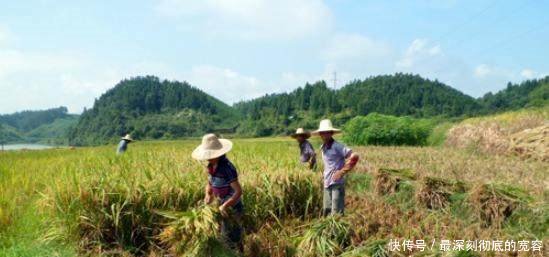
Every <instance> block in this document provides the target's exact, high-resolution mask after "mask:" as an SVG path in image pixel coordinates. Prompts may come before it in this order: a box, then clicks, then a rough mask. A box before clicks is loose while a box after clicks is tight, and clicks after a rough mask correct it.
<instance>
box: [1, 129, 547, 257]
mask: <svg viewBox="0 0 549 257" xmlns="http://www.w3.org/2000/svg"><path fill="white" fill-rule="evenodd" d="M198 143H199V142H198V140H181V141H166V142H161V141H156V142H137V143H135V144H132V145H131V146H130V149H129V151H128V152H127V154H125V155H124V156H116V155H115V154H114V152H115V149H114V146H104V147H91V148H77V149H73V150H70V149H52V150H43V151H18V152H1V153H0V256H235V255H234V254H233V253H231V252H229V251H227V250H226V249H224V248H223V245H220V244H219V243H218V241H217V240H216V235H217V234H218V231H217V227H216V222H215V221H216V219H217V218H218V214H217V213H216V210H215V208H210V207H205V206H203V205H202V203H201V199H202V198H203V186H204V184H205V183H206V174H205V173H204V171H203V169H202V166H201V165H202V164H201V163H199V162H197V161H194V160H193V159H191V157H190V153H191V151H192V149H193V148H194V147H195V146H196V145H197V144H198ZM314 145H315V147H316V148H317V152H318V146H319V142H318V141H315V142H314ZM353 149H354V150H355V152H358V153H359V155H360V157H361V160H360V161H359V165H358V166H357V167H356V168H355V170H354V172H353V173H352V174H351V175H349V176H350V177H349V179H348V181H347V203H346V214H345V216H344V217H329V218H322V217H320V213H321V210H320V208H321V200H322V199H321V196H322V192H321V172H318V171H317V172H311V171H309V170H307V169H306V168H305V167H304V166H302V165H300V164H299V163H298V156H297V155H298V148H297V145H296V143H295V142H293V141H291V140H290V139H286V138H271V139H235V140H234V148H233V150H232V151H231V152H230V153H229V154H228V157H229V158H230V159H231V161H232V162H233V163H234V164H235V166H236V167H237V168H238V171H239V178H240V181H241V184H242V186H243V192H244V195H243V201H244V204H245V212H246V215H245V218H244V227H245V229H246V237H245V252H244V255H245V256H253V257H256V256H347V257H349V256H410V255H412V256H549V255H548V254H547V253H548V251H547V247H549V244H548V241H547V240H548V239H549V233H548V230H549V179H547V177H548V176H547V175H548V171H549V163H548V162H544V161H542V160H528V159H527V160H525V159H521V158H519V157H515V156H508V155H492V154H487V153H482V152H478V151H472V150H470V149H454V148H448V147H353ZM408 239H409V240H420V239H421V240H425V242H428V244H427V245H428V246H431V242H432V241H433V240H435V242H439V241H441V240H477V239H484V240H515V241H518V240H541V241H542V249H541V251H537V252H534V251H529V252H494V251H487V252H483V251H476V252H475V251H469V252H467V251H453V250H452V249H450V251H445V250H441V249H440V248H439V247H438V246H437V245H434V247H431V248H429V247H428V249H425V250H424V251H420V250H418V249H416V250H413V251H391V250H390V249H389V242H390V241H391V240H400V241H402V240H408Z"/></svg>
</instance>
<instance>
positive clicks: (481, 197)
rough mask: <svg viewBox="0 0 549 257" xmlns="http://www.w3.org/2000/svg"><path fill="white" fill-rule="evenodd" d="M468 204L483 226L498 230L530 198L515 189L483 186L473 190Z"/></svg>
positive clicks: (524, 205) (494, 185)
mask: <svg viewBox="0 0 549 257" xmlns="http://www.w3.org/2000/svg"><path fill="white" fill-rule="evenodd" d="M470 202H471V203H472V205H473V207H474V209H475V211H476V213H477V215H478V218H479V219H480V220H481V222H482V225H483V226H485V227H488V226H493V227H496V228H499V227H501V226H502V224H503V222H504V221H505V220H506V219H507V218H509V217H510V216H511V215H512V214H513V212H514V211H515V210H517V209H519V208H524V207H526V205H527V204H528V203H529V202H531V197H530V195H528V193H526V192H525V191H524V190H522V189H519V188H517V187H512V186H508V185H503V184H484V185H480V186H477V187H476V188H474V189H473V191H472V192H471V194H470Z"/></svg>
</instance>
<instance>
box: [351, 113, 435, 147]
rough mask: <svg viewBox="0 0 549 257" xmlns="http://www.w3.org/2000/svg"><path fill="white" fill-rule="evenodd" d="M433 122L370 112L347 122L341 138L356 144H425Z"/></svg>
mask: <svg viewBox="0 0 549 257" xmlns="http://www.w3.org/2000/svg"><path fill="white" fill-rule="evenodd" d="M433 123H434V122H433V121H431V120H427V119H413V118H410V117H395V116H390V115H382V114H377V113H372V114H369V115H368V116H357V117H355V118H353V119H352V120H350V121H349V122H347V123H346V124H345V126H344V128H345V134H344V135H343V140H344V141H345V142H348V143H351V144H357V145H425V144H426V143H427V138H428V137H429V134H430V133H431V130H432V128H433Z"/></svg>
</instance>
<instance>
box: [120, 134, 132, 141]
mask: <svg viewBox="0 0 549 257" xmlns="http://www.w3.org/2000/svg"><path fill="white" fill-rule="evenodd" d="M122 139H124V140H126V141H133V138H132V137H131V136H130V134H126V135H125V136H124V137H123V138H122Z"/></svg>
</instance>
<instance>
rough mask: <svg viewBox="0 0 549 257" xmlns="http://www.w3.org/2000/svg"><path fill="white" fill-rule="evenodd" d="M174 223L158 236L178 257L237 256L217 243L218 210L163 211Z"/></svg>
mask: <svg viewBox="0 0 549 257" xmlns="http://www.w3.org/2000/svg"><path fill="white" fill-rule="evenodd" d="M161 215H163V216H164V217H166V218H168V219H171V220H173V221H172V222H171V223H170V224H169V225H168V226H167V227H166V228H165V229H164V230H163V231H162V233H160V235H159V236H158V237H159V239H160V241H161V242H162V243H163V244H165V245H166V246H167V247H168V248H169V249H170V251H171V252H172V253H173V254H175V255H177V256H189V257H190V256H236V255H235V254H233V252H232V251H231V250H229V249H228V248H227V247H226V246H225V245H224V244H223V243H222V241H221V240H220V230H219V221H220V219H221V216H220V213H219V211H218V210H217V208H215V207H212V206H202V207H199V208H196V209H192V210H190V211H187V212H183V213H167V212H162V213H161Z"/></svg>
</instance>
